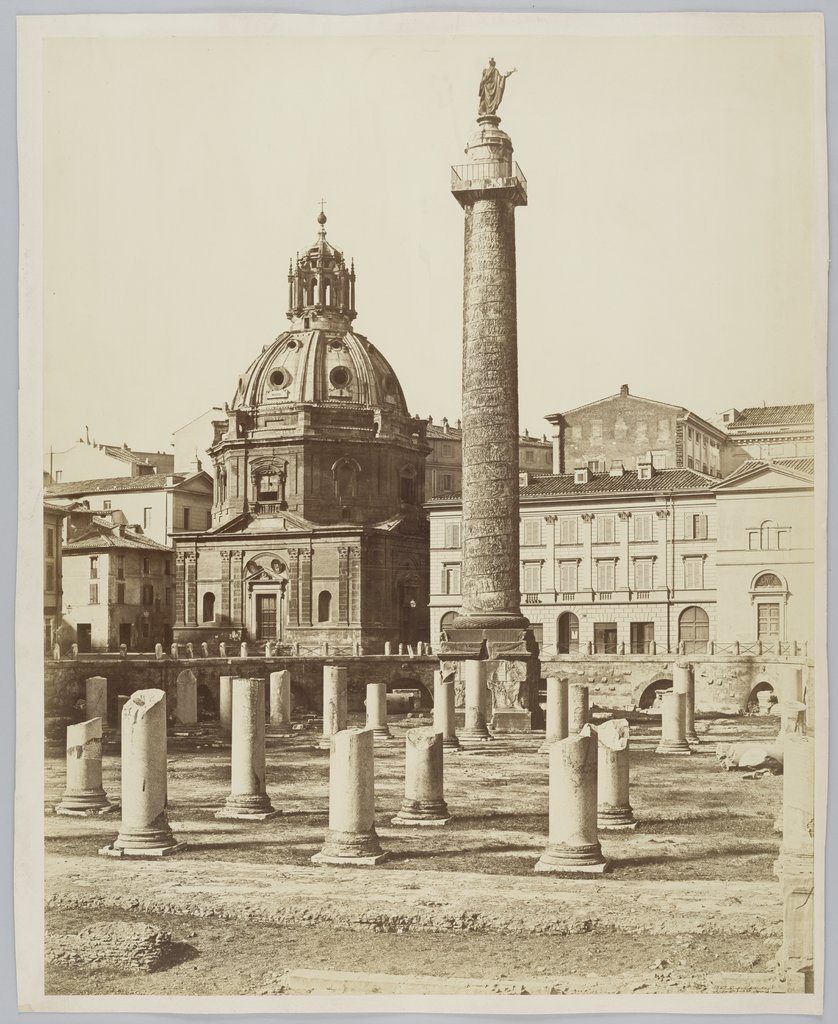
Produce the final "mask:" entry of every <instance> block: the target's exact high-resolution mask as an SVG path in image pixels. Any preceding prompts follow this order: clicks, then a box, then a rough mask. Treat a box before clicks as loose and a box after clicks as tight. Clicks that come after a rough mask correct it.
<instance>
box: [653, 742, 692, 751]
mask: <svg viewBox="0 0 838 1024" xmlns="http://www.w3.org/2000/svg"><path fill="white" fill-rule="evenodd" d="M655 753H656V754H691V753H692V750H690V745H689V743H687V741H686V740H684V741H683V742H681V743H663V742H661V743H659V744H658V745H657V746H656V747H655Z"/></svg>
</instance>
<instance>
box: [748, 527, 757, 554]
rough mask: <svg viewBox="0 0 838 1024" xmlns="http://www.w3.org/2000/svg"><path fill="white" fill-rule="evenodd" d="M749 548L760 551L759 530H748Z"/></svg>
mask: <svg viewBox="0 0 838 1024" xmlns="http://www.w3.org/2000/svg"><path fill="white" fill-rule="evenodd" d="M748 548H749V549H750V550H751V551H759V530H749V531H748Z"/></svg>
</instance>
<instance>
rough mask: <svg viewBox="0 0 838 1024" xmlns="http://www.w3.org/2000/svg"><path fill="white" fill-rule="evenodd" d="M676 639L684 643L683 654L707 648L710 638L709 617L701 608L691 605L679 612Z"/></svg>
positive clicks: (702, 650)
mask: <svg viewBox="0 0 838 1024" xmlns="http://www.w3.org/2000/svg"><path fill="white" fill-rule="evenodd" d="M678 640H679V642H681V643H683V644H684V653H685V654H693V653H697V652H704V651H706V650H707V644H708V642H709V640H710V619H709V617H708V615H707V612H706V611H705V610H704V609H703V608H699V607H698V606H697V605H692V606H691V607H689V608H685V609H684V610H683V611H682V612H681V615H680V616H679V618H678Z"/></svg>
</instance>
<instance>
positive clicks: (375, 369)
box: [232, 210, 409, 416]
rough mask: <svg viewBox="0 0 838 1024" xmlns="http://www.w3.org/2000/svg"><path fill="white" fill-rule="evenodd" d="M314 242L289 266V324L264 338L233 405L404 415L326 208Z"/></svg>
mask: <svg viewBox="0 0 838 1024" xmlns="http://www.w3.org/2000/svg"><path fill="white" fill-rule="evenodd" d="M317 223H318V237H317V240H316V241H315V243H314V244H313V245H312V246H310V247H309V248H308V249H306V250H305V251H304V252H303V253H302V255H300V254H298V255H297V259H296V261H292V263H291V266H290V267H289V270H288V319H289V320H290V321H291V329H290V330H289V331H286V332H284V333H283V334H280V336H279V337H278V338H277V339H276V340H275V341H274V342H273V343H272V344H270V345H266V346H265V348H264V349H263V350H262V353H261V355H259V356H258V357H257V358H256V359H255V360H254V362H253V363H252V364H251V365H250V367H249V368H248V370H247V372H246V373H244V374H243V375H242V376H241V377H240V378H239V382H238V387H237V389H236V395H235V398H234V399H233V405H232V407H233V409H245V410H254V409H260V410H264V411H266V412H269V411H270V409H271V408H276V409H280V408H281V407H282V406H283V405H286V404H287V403H295V404H297V403H316V404H319V405H329V406H341V405H350V406H363V407H367V408H372V409H381V410H385V411H388V412H392V413H396V414H400V415H402V416H408V415H409V413H408V411H407V403H406V402H405V399H404V394H403V392H402V389H401V386H400V384H399V382H398V379H397V377H396V375H395V373H393V368H392V367H391V366H390V364H389V363H388V362H387V360H386V359H385V358H384V356H383V355H382V354H381V353H380V352H379V351H378V349H377V348H376V347H375V346H374V345H373V344H371V343H370V342H369V341H368V340H367V339H366V338H365V337H364V336H363V335H361V334H356V333H354V332H353V330H352V321H353V320H354V319H355V266H354V263H351V264H350V265H349V266H347V264H346V260H345V259H344V256H343V253H342V252H341V250H340V249H338V248H336V247H335V246H334V245H332V244H331V243H330V242H327V241H326V215H325V213H323V211H322V210H321V211H320V214H319V215H318V217H317Z"/></svg>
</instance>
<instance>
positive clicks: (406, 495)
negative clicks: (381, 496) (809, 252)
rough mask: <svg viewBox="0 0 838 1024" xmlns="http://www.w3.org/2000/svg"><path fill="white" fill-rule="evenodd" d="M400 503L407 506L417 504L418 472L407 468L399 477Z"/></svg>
mask: <svg viewBox="0 0 838 1024" xmlns="http://www.w3.org/2000/svg"><path fill="white" fill-rule="evenodd" d="M399 501H401V502H402V503H403V504H405V505H415V504H416V470H415V469H414V468H413V467H412V466H405V468H404V469H403V470H402V471H401V474H400V476H399Z"/></svg>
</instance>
